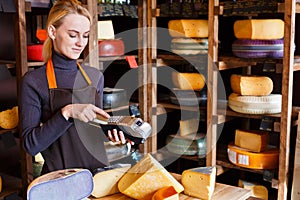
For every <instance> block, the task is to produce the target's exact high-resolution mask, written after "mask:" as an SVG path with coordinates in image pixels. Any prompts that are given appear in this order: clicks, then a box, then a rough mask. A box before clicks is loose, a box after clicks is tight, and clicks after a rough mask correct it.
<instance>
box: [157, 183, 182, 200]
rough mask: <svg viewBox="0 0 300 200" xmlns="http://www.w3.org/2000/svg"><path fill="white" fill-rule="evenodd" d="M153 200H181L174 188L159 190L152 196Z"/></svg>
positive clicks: (167, 187)
mask: <svg viewBox="0 0 300 200" xmlns="http://www.w3.org/2000/svg"><path fill="white" fill-rule="evenodd" d="M152 200H179V194H178V192H177V191H176V190H175V188H174V187H173V186H166V187H163V188H161V189H158V190H157V191H156V192H155V193H154V195H153V196H152Z"/></svg>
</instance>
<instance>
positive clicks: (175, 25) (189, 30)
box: [168, 19, 208, 38]
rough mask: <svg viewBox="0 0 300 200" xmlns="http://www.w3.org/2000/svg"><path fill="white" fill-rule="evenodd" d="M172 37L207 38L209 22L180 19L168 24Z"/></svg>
mask: <svg viewBox="0 0 300 200" xmlns="http://www.w3.org/2000/svg"><path fill="white" fill-rule="evenodd" d="M168 29H169V34H170V36H171V37H187V38H207V37H208V20H205V19H178V20H170V21H169V23H168Z"/></svg>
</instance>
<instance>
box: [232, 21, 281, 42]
mask: <svg viewBox="0 0 300 200" xmlns="http://www.w3.org/2000/svg"><path fill="white" fill-rule="evenodd" d="M233 30H234V35H235V37H236V38H238V39H252V40H272V39H275V40H276V39H281V38H283V36H284V22H283V20H281V19H246V20H237V21H235V23H234V25H233Z"/></svg>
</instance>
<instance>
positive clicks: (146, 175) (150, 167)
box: [118, 153, 184, 199]
mask: <svg viewBox="0 0 300 200" xmlns="http://www.w3.org/2000/svg"><path fill="white" fill-rule="evenodd" d="M166 186H173V187H174V189H175V190H176V192H177V193H181V192H182V191H183V190H184V188H183V186H182V185H181V184H180V183H179V182H178V181H177V180H176V179H175V178H174V177H173V176H172V175H171V174H170V173H169V172H168V171H167V170H166V169H165V168H164V167H163V166H162V165H161V164H160V163H159V162H158V161H157V160H156V159H154V158H153V157H152V156H151V154H149V153H148V154H146V155H145V156H144V157H143V158H142V159H141V160H140V161H139V162H138V163H136V164H135V165H134V166H133V167H132V168H130V169H129V170H128V171H127V172H126V173H125V174H124V176H123V177H122V178H121V179H120V180H119V182H118V189H119V191H120V192H121V193H123V194H125V195H127V196H129V197H131V198H134V199H147V197H150V196H151V197H152V196H153V194H154V193H155V192H156V191H157V190H158V189H161V188H163V187H166Z"/></svg>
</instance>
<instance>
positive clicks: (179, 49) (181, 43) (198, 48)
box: [171, 38, 208, 55]
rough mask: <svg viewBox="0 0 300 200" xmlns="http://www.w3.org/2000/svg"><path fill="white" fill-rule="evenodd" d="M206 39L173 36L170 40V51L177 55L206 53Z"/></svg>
mask: <svg viewBox="0 0 300 200" xmlns="http://www.w3.org/2000/svg"><path fill="white" fill-rule="evenodd" d="M207 49H208V39H194V38H174V39H172V41H171V51H172V52H173V53H175V54H179V55H196V54H206V53H207Z"/></svg>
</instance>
